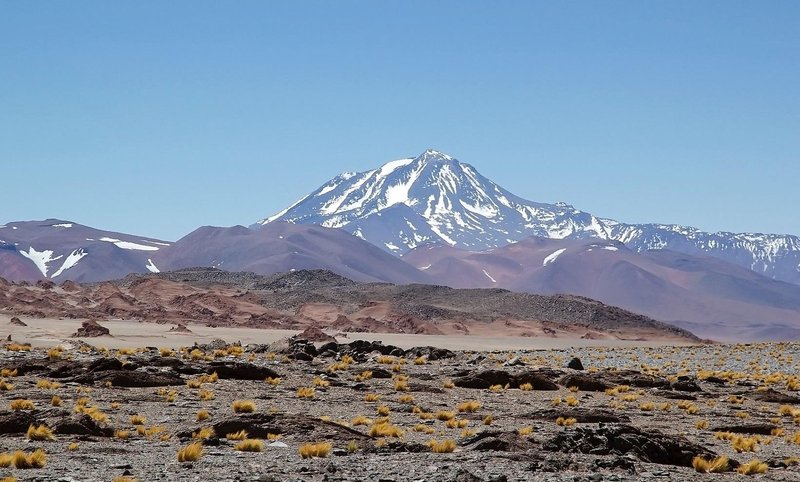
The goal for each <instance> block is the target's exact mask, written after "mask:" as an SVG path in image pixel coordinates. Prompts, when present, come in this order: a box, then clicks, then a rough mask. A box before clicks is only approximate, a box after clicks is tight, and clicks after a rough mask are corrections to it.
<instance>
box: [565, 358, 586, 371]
mask: <svg viewBox="0 0 800 482" xmlns="http://www.w3.org/2000/svg"><path fill="white" fill-rule="evenodd" d="M567 368H571V369H573V370H583V363H581V359H580V358H578V357H574V358H573V359H572V360H570V361H569V363H567Z"/></svg>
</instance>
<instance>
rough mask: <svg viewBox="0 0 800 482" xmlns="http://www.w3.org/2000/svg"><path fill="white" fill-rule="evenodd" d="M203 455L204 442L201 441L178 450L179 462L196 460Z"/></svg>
mask: <svg viewBox="0 0 800 482" xmlns="http://www.w3.org/2000/svg"><path fill="white" fill-rule="evenodd" d="M202 456H203V444H202V443H201V442H194V443H190V444H189V445H187V446H186V447H183V448H182V449H180V450H178V462H194V461H196V460H198V459H200V457H202Z"/></svg>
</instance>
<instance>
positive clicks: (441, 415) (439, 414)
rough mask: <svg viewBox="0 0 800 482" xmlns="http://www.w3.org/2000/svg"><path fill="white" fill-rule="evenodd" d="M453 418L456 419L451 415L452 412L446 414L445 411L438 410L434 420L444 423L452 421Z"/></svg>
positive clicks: (454, 415)
mask: <svg viewBox="0 0 800 482" xmlns="http://www.w3.org/2000/svg"><path fill="white" fill-rule="evenodd" d="M454 418H456V414H455V413H453V412H448V411H445V410H440V411H438V412H436V420H441V421H443V422H446V421H448V420H452V419H454Z"/></svg>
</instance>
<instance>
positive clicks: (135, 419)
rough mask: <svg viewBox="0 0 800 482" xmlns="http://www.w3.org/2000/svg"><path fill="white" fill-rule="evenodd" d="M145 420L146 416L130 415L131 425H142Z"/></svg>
mask: <svg viewBox="0 0 800 482" xmlns="http://www.w3.org/2000/svg"><path fill="white" fill-rule="evenodd" d="M145 422H147V418H146V417H144V416H143V415H138V414H137V415H132V416H131V425H144V424H145Z"/></svg>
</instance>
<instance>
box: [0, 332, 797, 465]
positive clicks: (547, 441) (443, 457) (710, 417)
mask: <svg viewBox="0 0 800 482" xmlns="http://www.w3.org/2000/svg"><path fill="white" fill-rule="evenodd" d="M308 335H313V333H309V334H308ZM310 337H312V338H313V336H310ZM798 348H799V346H798V345H796V344H772V345H770V344H764V345H754V346H744V345H736V346H696V347H682V348H666V349H664V348H662V349H644V348H642V349H604V348H585V349H582V350H576V351H574V352H563V351H537V352H514V353H508V352H503V353H469V352H450V351H448V350H443V349H437V348H432V347H425V348H415V349H411V350H407V351H406V350H402V349H399V348H396V347H392V346H386V345H382V344H380V343H376V342H363V341H358V342H353V343H350V344H337V343H335V342H327V343H324V344H323V343H322V342H317V343H316V344H314V343H312V342H310V341H306V340H302V339H290V340H285V341H281V342H278V343H275V344H273V345H269V346H266V345H255V346H254V345H249V346H245V347H242V346H239V345H226V344H225V343H224V342H215V343H212V344H209V345H203V346H193V347H186V348H184V349H181V350H178V351H173V350H170V349H166V348H165V349H158V348H142V349H139V350H119V351H110V350H106V349H103V348H97V347H92V346H89V345H82V344H81V345H78V344H75V345H67V344H65V345H62V346H61V347H60V348H51V349H49V350H41V349H30V347H28V346H25V345H19V344H16V343H13V342H7V343H6V344H5V346H4V347H2V348H1V349H0V370H2V373H1V374H0V375H1V376H2V381H0V390H1V391H2V400H3V401H2V403H3V406H2V408H1V409H0V434H2V435H0V478H2V477H16V478H18V479H19V480H62V481H73V480H76V481H95V480H98V481H109V480H118V481H122V480H141V481H149V480H170V481H177V480H204V481H205V480H253V481H273V480H274V481H284V480H286V481H294V480H313V481H323V480H324V481H355V480H363V481H373V480H374V481H377V480H381V481H406V480H417V481H502V480H559V481H562V480H563V481H579V480H580V481H584V480H586V481H590V480H591V481H599V480H608V481H611V480H616V481H621V480H663V481H667V480H690V481H693V480H708V479H719V478H724V477H731V478H736V477H738V478H742V480H744V479H743V477H745V476H744V475H739V472H744V473H751V474H753V475H752V476H753V477H755V478H761V479H763V480H776V481H784V480H785V481H789V480H800V466H798V465H797V464H798V461H800V459H798V458H797V456H798V455H800V445H798V444H800V426H798V424H800V397H798V396H797V393H796V390H798V389H800V380H799V379H798V378H797V373H796V363H795V360H797V359H798V356H800V355H799V354H798ZM575 355H577V358H575ZM17 450H20V451H23V452H24V453H23V454H17V455H16V456H14V452H15V451H17ZM725 458H727V460H725ZM754 461H755V462H754ZM759 462H760V463H759ZM698 470H700V472H699V471H698ZM709 470H710V471H719V472H721V474H713V473H706V471H709ZM11 480H13V479H11Z"/></svg>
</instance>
